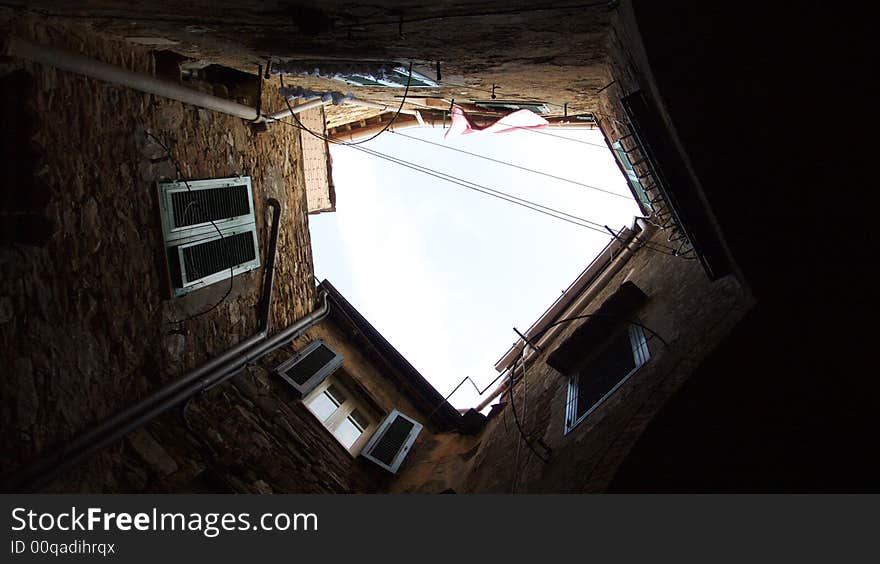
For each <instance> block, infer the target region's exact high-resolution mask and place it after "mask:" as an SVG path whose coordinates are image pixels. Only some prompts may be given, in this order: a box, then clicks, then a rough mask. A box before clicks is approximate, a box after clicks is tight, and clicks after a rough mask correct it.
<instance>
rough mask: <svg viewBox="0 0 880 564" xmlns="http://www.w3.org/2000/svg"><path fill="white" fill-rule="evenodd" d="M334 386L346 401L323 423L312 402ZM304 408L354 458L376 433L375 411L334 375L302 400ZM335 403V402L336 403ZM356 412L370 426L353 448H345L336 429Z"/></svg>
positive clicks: (353, 444)
mask: <svg viewBox="0 0 880 564" xmlns="http://www.w3.org/2000/svg"><path fill="white" fill-rule="evenodd" d="M331 385H332V386H334V387H335V388H337V389H338V390H339V391H340V392H341V393H342V394H343V395H345V401H344V402H342V403H341V404H339V405H338V406H337V407H336V409H335V410H334V411H333V413H332V414H331V415H330V416H329V417H328V418H327V419H326V420H324V421H321V419H320V417H319V416H318V415H317V414H316V413H315V412H313V411H312V409H311V407H310V404H311V403H312V401H313V400H314V399H315V398H317V397H318V396H319V395H321V394H323V393H324V392H325V391H326V390H327V388H329V387H330V386H331ZM302 403H303V406H304V407H305V408H306V409H307V410H308V411H309V413H311V414H312V415H314V416H315V419H317V420H318V421H319V422H320V423H321V425H323V426H324V428H325V429H327V431H329V432H330V434H331V435H333V438H334V439H335V440H336V442H338V443H339V445H340V446H341V447H342V448H344V449H346V450H347V451H348V452H349V453H350V454H351V455H352V456H357V455H358V454H360V452H361V450H362V449H363V448H364V446H365V445H366V444H367V442H368V441H369V440H370V439H371V438H372V436H373V434H374V432H375V431H376V427H377V423H376V418H375V417H374V416H373V410H371V409H367V408H366V407H365V406H364V404H363V403H362V402H361V401H359V400H358V399H357V396H356V395H355V394H354V393H352V392H351V389H350V388H349V387H348V386H346V385H345V384H343V383H342V382H340V379H339V378H337V377H336V376H334V375H332V374H331V375H330V376H327V377H326V378H324V381H323V382H321V383H320V384H318V385H317V386H316V387H315V388H314V389H313V390H312V391H311V392H309V393H308V394H307V395H306V396H305V397H304V398H303V399H302ZM334 403H335V402H334ZM354 410H358V412H360V414H361V415H363V417H364V418H365V419H366V420H367V421H368V425H367V426H366V427H365V428H364V430H363V432H362V433H361V435H360V436H359V437H358V438H357V440H356V441H355V442H354V443H352V445H351V447H347V446H345V444H344V443H343V442H342V441H341V440H340V439H339V437H337V436H336V429H337V428H339V426H340V425H341V424H342V423H343V422H344V421H345V420H346V419H347V418H348V416H349V415H351V413H352V412H353V411H354Z"/></svg>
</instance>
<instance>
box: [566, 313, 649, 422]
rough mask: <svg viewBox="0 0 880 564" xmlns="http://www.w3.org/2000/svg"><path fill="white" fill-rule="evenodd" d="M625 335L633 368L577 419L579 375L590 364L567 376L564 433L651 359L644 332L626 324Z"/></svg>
mask: <svg viewBox="0 0 880 564" xmlns="http://www.w3.org/2000/svg"><path fill="white" fill-rule="evenodd" d="M626 332H627V335H628V337H629V344H630V350H631V351H632V354H633V362H634V364H635V366H634V367H633V368H632V369H631V370H630V371H629V372H627V373H626V374H624V375H623V376H622V377H621V378H620V379H619V380H618V381H617V383H616V384H614V386H612V387H611V389H610V390H608V391H607V392H606V393H605V394H604V395H603V396H602V397H601V398H599V399H598V400H596V401H595V402H594V403H593V404H592V405H591V406H590V407H589V409H587V410H586V411H585V412H584V413H583V415H581V416H580V417H577V407H578V405H577V396H578V383H579V380H580V375H581V373H582V372H583V371H585V370H589V368H590V364H591V363H590V362H586V363H584V364H582V365H581V366H580V367H579V368H578V369H577V371H575V372H574V373H572V374H570V375H569V378H568V386H567V387H568V394H567V396H566V402H565V433H564V434H566V435H567V434H569V433H570V432H572V431H573V430H574V428H575V427H577V426H578V425H579V424H580V423H581V422H583V421H584V420H585V419H586V418H587V417H589V416H590V415H591V414H592V413H593V412H594V411H596V410H597V409H598V408H599V407H600V406H601V405H602V404H603V403H605V401H606V400H607V399H608V398H610V397H611V396H612V395H614V393H615V392H616V391H617V390H618V389H619V388H620V387H621V386H622V385H623V384H624V383H626V381H627V380H629V379H630V377H632V375H633V374H635V373H636V372H638V371H639V369H640V368H641V367H642V366H644V365H645V363H646V362H648V360H650V358H651V351H650V350H649V349H648V341H647V339H646V337H645V332H644V330H643V329H642V328H641V327H640V326H639V325H636V324H634V323H629V324H627V328H626ZM620 336H621V333H617V332H615V334H614V335H613V337H611V339H617V338H620ZM611 339H609V340H608V341H607V342H606V343H605V344H606V345H608V344H610V342H611Z"/></svg>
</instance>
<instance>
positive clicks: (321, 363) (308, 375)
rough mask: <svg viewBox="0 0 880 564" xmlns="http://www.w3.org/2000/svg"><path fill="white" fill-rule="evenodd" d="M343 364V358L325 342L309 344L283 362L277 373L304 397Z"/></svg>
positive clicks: (319, 341) (318, 341)
mask: <svg viewBox="0 0 880 564" xmlns="http://www.w3.org/2000/svg"><path fill="white" fill-rule="evenodd" d="M341 364H342V356H340V355H339V354H338V353H337V352H336V351H334V350H333V349H332V348H330V346H329V345H328V344H327V343H325V342H324V341H321V340H317V341H314V342H312V343H309V344H308V346H306V347H305V348H304V349H303V350H302V351H300V352H299V353H297V354H295V355H294V356H292V357H291V358H289V359H287V360H286V361H284V362H282V363H281V364H280V365H279V366H278V368H276V369H275V372H276V373H277V374H278V375H279V376H281V377H282V378H284V380H286V381H287V383H288V384H290V385H291V386H292V387H293V389H294V390H296V392H297V393H298V394H299V395H300V396H304V395H306V394H308V393H309V392H311V391H312V390H313V389H315V387H316V386H317V385H318V384H320V383H321V382H322V381H323V380H324V378H326V377H327V376H329V375H330V374H332V373H333V372H334V371H335V370H336V369H337V368H339V366H340V365H341Z"/></svg>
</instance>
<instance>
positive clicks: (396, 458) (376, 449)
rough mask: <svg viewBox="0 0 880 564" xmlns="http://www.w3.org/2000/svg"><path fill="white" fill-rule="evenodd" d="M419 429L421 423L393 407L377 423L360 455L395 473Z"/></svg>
mask: <svg viewBox="0 0 880 564" xmlns="http://www.w3.org/2000/svg"><path fill="white" fill-rule="evenodd" d="M421 431H422V424H421V423H419V422H417V421H416V420H414V419H412V418H411V417H408V416H406V415H404V414H403V413H401V412H399V411H397V410H396V409H395V410H394V411H392V412H391V413H390V414H389V415H388V417H386V418H385V419H384V420H383V421H382V423H381V424H380V425H379V428H378V429H377V430H376V433H375V434H374V435H373V436H372V438H370V441H369V442H368V443H367V446H365V447H364V449H363V450H362V451H361V455H362V456H363V457H364V458H366V459H368V460H370V461H372V462H374V463H375V464H377V465H379V466H381V467H382V468H384V469H386V470H388V471H389V472H392V473H396V472H397V469H398V468H400V465H401V464H402V463H403V460H404V459H405V458H406V455H407V454H408V453H409V449H410V447H412V445H413V443H414V442H415V440H416V437H418V436H419V433H420V432H421Z"/></svg>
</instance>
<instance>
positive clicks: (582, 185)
mask: <svg viewBox="0 0 880 564" xmlns="http://www.w3.org/2000/svg"><path fill="white" fill-rule="evenodd" d="M391 133H393V134H395V135H399V136H401V137H405V138H407V139H413V140H414V141H420V142H422V143H427V144H429V145H434V146H436V147H440V148H443V149H447V150H449V151H455V152H457V153H462V154H465V155H470V156H472V157H476V158H478V159H483V160H486V161H491V162H493V163H497V164H502V165H505V166H509V167H513V168H516V169H519V170H524V171H526V172H531V173H533V174H538V175H541V176H546V177H548V178H552V179H554V180H559V181H562V182H568V183H569V184H575V185H577V186H581V187H583V188H589V189H591V190H597V191H599V192H603V193H605V194H609V195H611V196H617V197H618V198H623V199H625V200H628V201H629V200H632V196H629V195H626V194H620V193H618V192H614V191H611V190H607V189H605V188H599V187H598V186H591V185H590V184H585V183H583V182H578V181H577V180H572V179H570V178H564V177H562V176H556V175H555V174H550V173H549V172H543V171H540V170H534V169H531V168H528V167H524V166H520V165H518V164H515V163H509V162H507V161H502V160H499V159H494V158H492V157H487V156H486V155H480V154H478V153H472V152H470V151H465V150H464V149H459V148H458V147H451V146H449V145H444V144H442V143H436V142H434V141H429V140H427V139H420V138H418V137H413V136H412V135H407V134H405V133H400V132H397V131H392V132H391Z"/></svg>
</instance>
